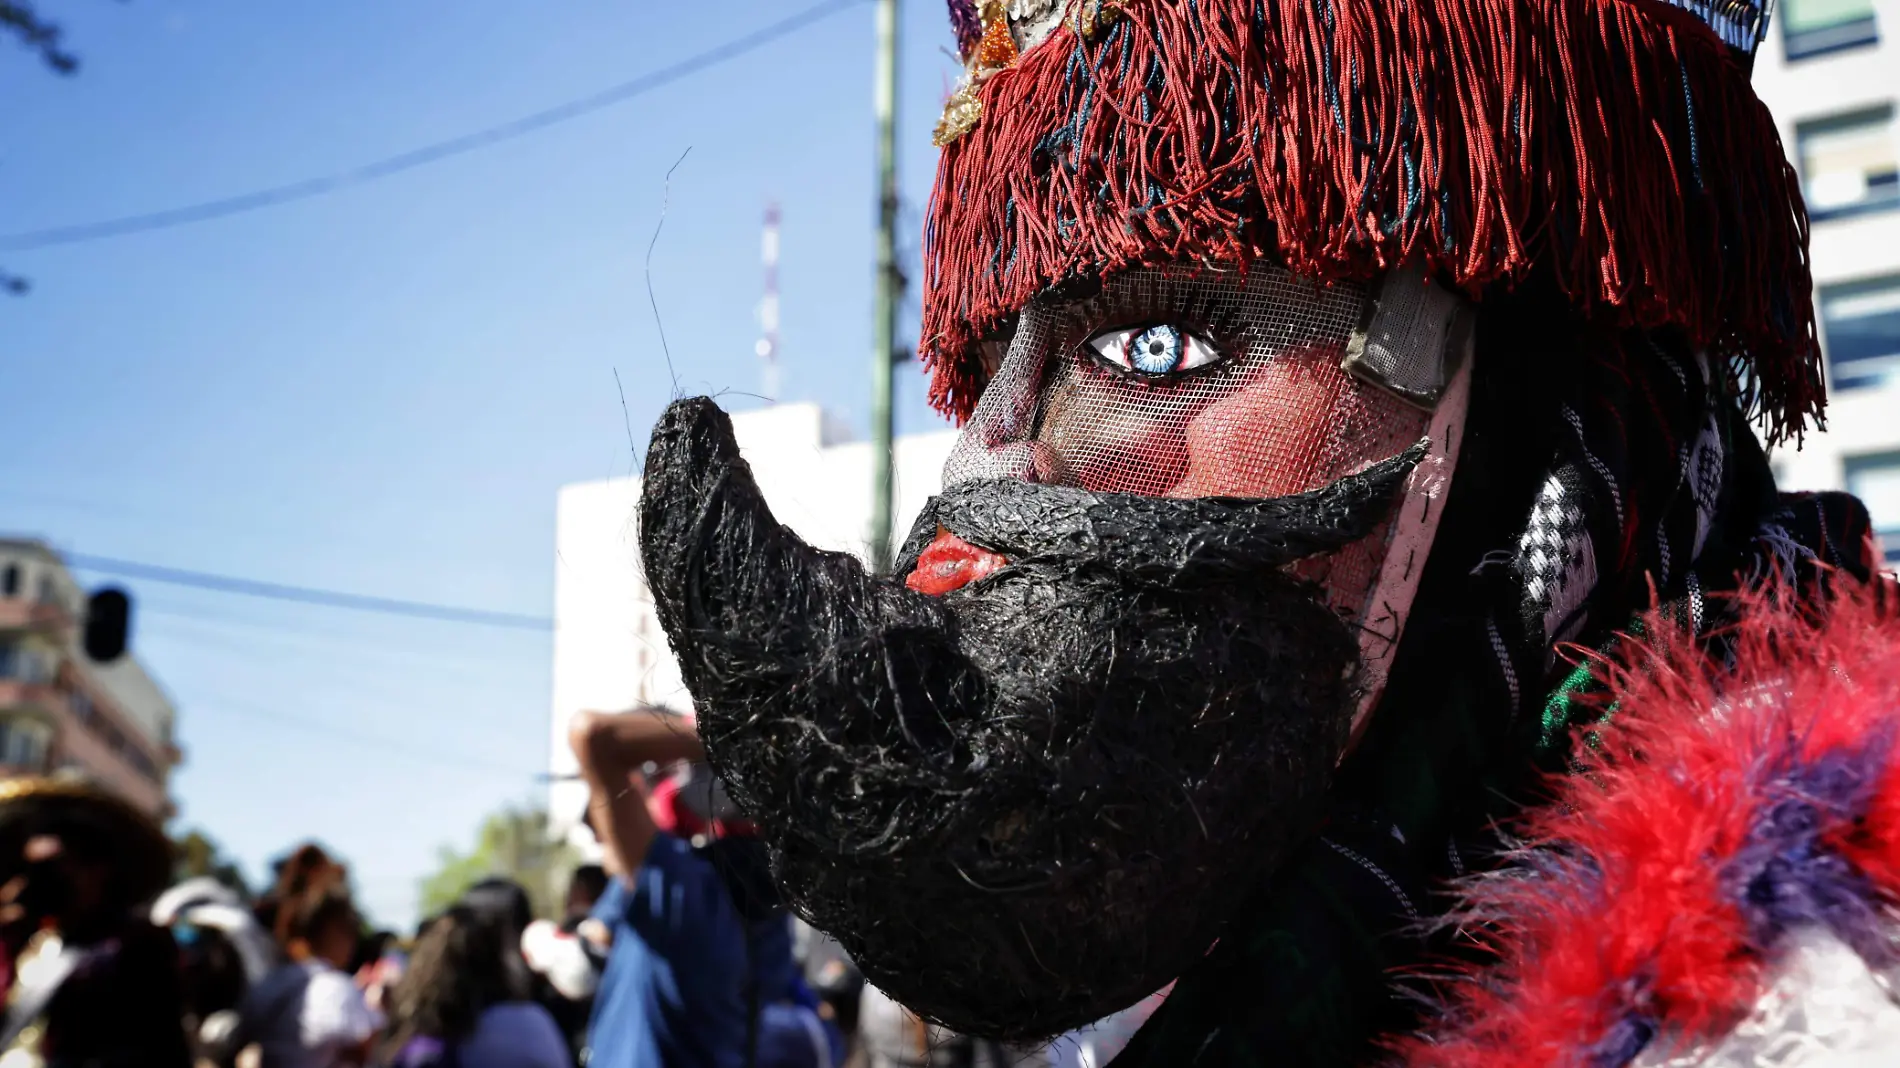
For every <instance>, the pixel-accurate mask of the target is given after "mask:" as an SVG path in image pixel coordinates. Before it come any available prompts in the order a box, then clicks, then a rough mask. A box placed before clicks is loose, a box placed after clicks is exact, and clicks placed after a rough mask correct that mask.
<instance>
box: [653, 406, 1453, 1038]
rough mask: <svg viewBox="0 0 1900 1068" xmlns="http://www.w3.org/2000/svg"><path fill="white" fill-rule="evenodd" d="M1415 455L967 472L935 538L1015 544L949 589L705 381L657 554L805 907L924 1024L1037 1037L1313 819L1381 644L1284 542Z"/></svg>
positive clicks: (670, 607)
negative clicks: (1144, 473)
mask: <svg viewBox="0 0 1900 1068" xmlns="http://www.w3.org/2000/svg"><path fill="white" fill-rule="evenodd" d="M1419 452H1420V450H1411V451H1408V452H1407V453H1405V454H1402V455H1401V456H1399V457H1396V458H1394V459H1392V460H1389V461H1386V462H1385V463H1382V464H1379V465H1376V466H1375V467H1373V468H1372V469H1369V470H1368V471H1366V472H1364V473H1362V474H1360V475H1355V476H1353V477H1351V478H1350V479H1347V480H1342V482H1341V483H1337V484H1335V485H1332V486H1328V487H1325V488H1324V489H1321V490H1317V491H1314V492H1312V493H1307V494H1300V495H1296V496H1293V497H1286V498H1280V499H1276V500H1261V501H1240V500H1155V499H1149V498H1137V497H1128V496H1121V495H1113V494H1097V493H1089V492H1086V491H1080V490H1074V489H1066V488H1062V487H1050V486H1032V485H1028V484H1023V483H996V482H991V483H971V484H969V485H966V486H958V487H953V488H952V489H951V490H950V491H949V492H947V493H945V494H943V495H942V496H940V497H939V498H938V499H937V500H936V501H935V502H933V503H932V505H931V506H930V508H929V510H928V511H927V512H926V514H925V516H924V518H923V520H922V521H921V522H920V523H919V524H918V526H917V528H916V531H915V533H914V534H913V535H912V537H911V539H910V545H909V547H908V552H907V556H908V557H909V558H910V559H911V561H912V562H914V558H915V556H916V554H917V552H918V551H920V550H921V548H922V546H923V545H924V544H926V543H927V542H928V541H929V540H930V538H932V537H934V536H935V533H936V531H937V529H938V527H939V526H942V527H944V528H947V529H950V530H952V531H954V532H956V533H957V534H959V535H960V536H962V537H964V538H965V539H966V540H969V541H972V542H975V543H977V544H981V545H985V546H987V547H989V548H990V549H992V550H993V551H998V552H1002V553H1005V554H1006V555H1009V556H1011V557H1012V560H1011V563H1010V564H1009V566H1007V567H1005V568H1002V569H1000V570H998V571H997V572H995V573H994V574H992V575H991V576H989V577H988V578H985V579H984V580H982V581H981V582H978V583H974V584H972V585H970V586H967V587H965V588H963V589H961V590H957V591H955V592H953V593H950V594H948V595H946V596H943V597H927V596H925V595H923V594H921V593H917V592H915V591H912V590H910V589H907V588H906V587H905V586H904V584H903V582H902V580H901V579H899V578H894V577H890V576H876V575H872V574H869V573H867V571H866V570H865V568H864V566H863V564H862V563H861V562H860V561H858V560H857V559H856V558H855V557H852V556H849V555H846V554H843V553H830V552H823V551H820V550H818V549H816V548H814V547H813V546H811V545H809V544H807V543H805V542H804V541H803V540H801V539H800V538H799V537H798V536H797V535H796V534H794V533H793V532H792V531H790V530H789V529H787V528H786V527H785V526H783V525H782V524H780V523H779V522H778V520H777V519H776V518H775V517H774V516H773V515H772V513H771V510H770V509H769V508H768V507H767V506H766V503H765V499H764V496H763V494H762V493H761V492H760V490H759V487H758V485H757V483H756V482H755V481H754V479H753V477H752V472H751V469H750V467H749V465H748V464H747V463H746V462H745V460H744V458H743V457H741V456H740V454H739V449H738V444H737V442H736V440H735V439H734V437H733V434H732V427H731V423H730V420H729V419H728V418H727V417H726V415H725V413H723V412H721V411H719V409H718V408H717V407H716V406H714V405H713V404H712V402H711V401H708V400H705V399H693V400H684V401H679V402H676V403H674V404H673V405H672V406H671V407H669V408H668V409H667V411H666V413H665V414H664V415H663V416H662V417H661V419H660V422H659V425H658V426H656V427H655V429H654V434H653V439H652V443H651V445H650V447H649V450H648V453H647V466H646V474H645V482H644V485H643V487H642V494H641V502H640V516H639V523H640V552H641V560H642V564H643V566H644V567H645V570H646V577H647V582H648V584H649V587H650V588H651V589H652V591H653V596H654V605H655V609H656V611H657V612H658V614H659V617H660V622H661V624H662V625H663V626H664V627H665V629H666V632H667V637H668V640H669V642H670V644H671V645H672V647H673V650H674V652H675V653H676V654H677V656H678V660H679V664H680V670H681V673H682V676H683V678H684V680H685V682H686V685H687V686H688V688H689V689H690V690H691V691H692V695H693V700H694V703H695V708H696V710H697V712H698V717H699V719H698V722H699V730H700V734H701V736H702V737H703V738H704V740H705V742H706V746H707V753H708V759H709V761H710V762H711V764H712V765H713V766H714V768H715V769H716V770H717V771H718V772H719V774H720V776H721V777H722V778H723V779H724V780H725V782H726V784H727V786H728V788H729V789H730V791H731V796H732V799H733V800H734V801H735V802H736V803H737V804H738V805H739V806H740V807H741V808H742V809H744V810H745V811H746V813H747V814H748V815H750V816H751V817H752V818H753V820H754V821H755V822H756V823H757V824H758V826H759V829H760V833H761V835H762V837H763V841H764V842H765V844H766V846H767V847H768V849H769V850H770V851H771V855H772V864H773V869H774V874H775V877H776V879H777V880H778V883H779V885H780V887H781V888H782V889H783V891H784V893H785V896H786V900H787V901H788V902H789V903H790V904H791V905H792V906H793V907H794V908H795V909H796V910H797V911H798V912H800V913H801V914H802V915H804V917H805V918H806V919H807V920H809V921H811V922H812V923H813V924H814V925H815V926H817V927H819V928H820V929H821V930H825V931H828V932H830V933H832V934H833V935H835V936H837V937H838V938H839V939H840V941H842V942H843V943H844V945H845V947H846V949H847V950H849V951H850V952H851V954H852V956H853V957H854V958H855V959H856V960H857V961H858V963H859V965H860V967H862V968H863V970H864V973H865V975H866V976H867V977H868V978H869V979H870V980H871V981H872V982H875V983H876V984H877V985H878V986H879V987H881V988H882V989H884V990H886V991H887V992H889V993H891V994H892V996H893V997H896V998H897V999H898V1000H899V1001H901V1002H903V1003H904V1004H906V1005H907V1006H909V1007H910V1008H912V1009H913V1010H915V1011H917V1012H919V1013H921V1014H923V1015H924V1016H926V1017H927V1018H931V1019H935V1020H938V1021H940V1022H943V1023H945V1024H946V1025H948V1026H950V1027H952V1028H953V1029H955V1030H958V1031H962V1032H964V1033H968V1034H976V1035H982V1036H985V1037H996V1038H1004V1039H1041V1038H1047V1037H1049V1036H1051V1035H1054V1034H1058V1033H1061V1032H1063V1031H1066V1030H1068V1029H1070V1028H1072V1027H1075V1026H1079V1025H1081V1024H1084V1023H1087V1022H1089V1021H1091V1020H1096V1019H1100V1018H1101V1017H1103V1016H1106V1015H1107V1014H1108V1013H1110V1012H1112V1011H1114V1010H1116V1009H1119V1008H1122V1007H1125V1006H1127V1005H1129V1004H1132V1003H1133V1002H1134V1001H1136V1000H1138V999H1139V998H1141V997H1143V996H1145V995H1146V994H1148V993H1151V992H1153V991H1154V990H1156V989H1159V988H1160V987H1161V986H1162V985H1163V984H1165V983H1166V982H1168V981H1169V980H1171V979H1173V978H1174V977H1176V976H1178V975H1180V974H1181V973H1182V972H1183V971H1184V970H1185V969H1187V968H1188V967H1191V966H1192V965H1193V963H1194V962H1195V961H1197V960H1199V959H1200V958H1201V957H1202V955H1203V954H1205V952H1206V950H1207V947H1208V945H1209V944H1211V943H1212V942H1213V941H1214V940H1215V939H1216V938H1217V937H1219V936H1220V932H1221V929H1222V924H1223V923H1224V922H1225V921H1226V919H1227V918H1228V917H1229V916H1231V915H1232V914H1233V913H1234V911H1235V910H1236V909H1238V908H1239V907H1240V904H1241V902H1242V901H1243V900H1244V899H1245V897H1246V896H1247V895H1248V894H1249V893H1251V892H1252V891H1253V888H1254V887H1256V886H1257V885H1258V884H1259V882H1260V880H1261V879H1263V878H1264V877H1266V876H1267V875H1268V874H1270V873H1271V872H1272V871H1273V870H1274V868H1275V865H1276V864H1277V862H1278V858H1280V857H1282V856H1284V855H1285V853H1286V851H1287V850H1288V849H1290V848H1291V846H1292V844H1293V843H1295V842H1297V841H1298V840H1299V839H1300V838H1301V837H1303V836H1304V834H1305V833H1306V832H1307V830H1308V829H1309V828H1310V827H1311V825H1312V821H1313V819H1314V817H1315V815H1316V812H1317V808H1318V805H1319V803H1320V800H1321V799H1322V798H1323V796H1324V793H1325V790H1326V788H1327V786H1328V784H1329V782H1330V777H1331V769H1332V767H1333V764H1334V762H1335V760H1336V759H1337V756H1338V752H1339V747H1340V746H1341V745H1343V743H1344V741H1345V735H1346V730H1347V725H1348V723H1349V722H1350V709H1351V698H1352V696H1353V694H1352V681H1351V680H1352V670H1351V668H1352V665H1353V662H1354V660H1353V658H1354V656H1355V655H1356V652H1357V645H1356V642H1355V641H1354V638H1353V635H1352V633H1351V632H1350V630H1349V629H1348V628H1347V627H1346V626H1345V624H1344V623H1342V622H1341V621H1340V620H1339V619H1338V618H1337V617H1336V616H1334V615H1333V613H1332V612H1331V611H1330V610H1329V609H1328V608H1327V607H1326V606H1325V605H1324V604H1323V603H1322V602H1321V601H1320V600H1319V598H1318V596H1317V591H1316V590H1315V589H1314V588H1313V587H1312V586H1311V585H1309V584H1308V583H1306V582H1304V581H1302V580H1300V579H1298V578H1296V577H1294V576H1292V575H1290V574H1288V573H1286V572H1285V571H1283V570H1281V569H1280V568H1279V565H1281V564H1284V563H1286V562H1290V561H1291V560H1294V559H1298V558H1299V557H1301V556H1304V555H1308V554H1310V553H1313V552H1319V551H1323V550H1325V549H1327V548H1332V547H1337V546H1340V545H1343V544H1345V543H1346V542H1349V541H1351V540H1353V539H1354V538H1355V537H1358V536H1361V535H1363V534H1365V533H1367V532H1370V531H1371V530H1372V529H1374V527H1375V526H1376V525H1377V523H1378V522H1379V521H1380V519H1381V518H1382V517H1383V516H1384V515H1385V514H1386V513H1387V511H1388V508H1387V507H1386V506H1387V505H1389V504H1390V503H1391V501H1392V500H1393V499H1394V497H1395V494H1396V493H1397V491H1398V489H1399V487H1400V485H1401V484H1402V482H1403V479H1404V476H1405V475H1406V473H1407V472H1409V471H1410V470H1411V469H1412V467H1414V466H1415V465H1416V464H1417V462H1418V459H1419ZM1222 576H1244V581H1227V582H1221V581H1216V580H1217V579H1219V578H1221V577H1222Z"/></svg>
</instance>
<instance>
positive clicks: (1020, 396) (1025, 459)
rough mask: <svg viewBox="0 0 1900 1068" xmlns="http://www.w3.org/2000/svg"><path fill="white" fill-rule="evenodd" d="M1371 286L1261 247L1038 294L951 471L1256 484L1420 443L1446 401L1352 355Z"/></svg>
mask: <svg viewBox="0 0 1900 1068" xmlns="http://www.w3.org/2000/svg"><path fill="white" fill-rule="evenodd" d="M1366 301H1367V295H1366V291H1365V289H1364V288H1363V287H1360V286H1356V285H1346V284H1340V285H1331V286H1316V285H1313V284H1310V283H1307V282H1303V281H1301V280H1299V279H1297V278H1295V277H1294V276H1293V275H1292V274H1290V273H1288V272H1287V271H1286V270H1284V269H1282V268H1278V267H1272V266H1267V265H1257V266H1255V267H1253V268H1252V269H1251V270H1249V271H1248V272H1246V273H1245V274H1242V273H1241V272H1238V271H1233V270H1208V269H1203V270H1195V269H1189V268H1145V269H1141V270H1135V271H1129V272H1125V273H1123V274H1121V275H1117V276H1115V277H1114V278H1111V279H1109V280H1107V281H1106V282H1105V283H1104V285H1103V286H1102V288H1101V291H1100V292H1099V293H1097V294H1095V295H1094V296H1091V297H1087V298H1084V299H1078V300H1074V301H1069V302H1057V301H1052V300H1044V299H1039V300H1037V301H1034V302H1031V304H1030V305H1029V306H1028V307H1026V308H1024V309H1023V312H1022V315H1021V317H1020V319H1019V322H1018V325H1017V329H1016V334H1015V337H1014V338H1013V339H1012V341H1011V342H1010V345H1009V350H1008V353H1007V355H1006V356H1005V357H1004V359H1003V361H1002V365H1001V367H999V368H998V370H997V372H996V375H995V377H994V378H993V379H992V381H991V382H990V385H989V387H988V388H987V389H986V390H985V391H984V394H983V399H982V402H981V403H980V404H979V405H978V406H977V409H976V412H975V414H974V415H973V416H972V417H971V420H970V423H969V425H968V426H966V427H965V428H964V431H963V436H962V438H961V439H960V440H959V441H958V443H957V446H956V448H955V449H954V450H953V451H952V452H951V455H950V459H949V461H948V463H947V464H946V465H945V469H944V482H945V484H946V485H948V484H954V483H957V482H961V481H965V480H968V479H975V478H1020V479H1024V480H1027V481H1032V482H1040V483H1046V484H1054V485H1065V486H1077V487H1080V488H1083V489H1088V490H1094V491H1098V492H1107V493H1134V494H1141V495H1145V496H1167V497H1214V496H1222V497H1256V498H1258V497H1278V496H1284V495H1287V494H1292V493H1299V492H1302V491H1305V490H1310V489H1317V488H1319V487H1321V486H1324V485H1326V484H1328V483H1330V482H1332V481H1334V480H1336V479H1338V478H1339V477H1341V476H1342V475H1346V474H1350V473H1352V472H1354V471H1357V470H1359V469H1361V468H1364V467H1365V466H1367V465H1368V464H1371V463H1374V462H1376V461H1379V460H1383V459H1385V458H1387V457H1389V456H1392V455H1394V454H1396V453H1398V452H1401V451H1403V450H1404V449H1405V448H1406V447H1407V446H1409V445H1411V444H1412V443H1414V442H1416V441H1417V440H1418V439H1419V438H1420V437H1421V436H1423V434H1424V432H1425V427H1426V425H1427V423H1428V421H1429V418H1430V417H1429V415H1428V413H1426V412H1423V411H1421V410H1420V409H1418V408H1416V407H1414V406H1412V405H1410V404H1407V403H1405V402H1404V401H1403V400H1400V399H1399V398H1398V397H1396V396H1394V395H1392V394H1390V393H1388V392H1386V391H1384V390H1381V389H1378V388H1377V387H1374V386H1370V385H1367V384H1366V383H1364V382H1361V381H1360V380H1359V379H1357V378H1355V377H1354V376H1352V375H1350V374H1348V373H1347V372H1345V371H1343V370H1341V367H1340V364H1341V361H1342V360H1343V359H1344V357H1345V353H1346V348H1347V343H1348V341H1349V340H1350V339H1351V337H1352V333H1353V330H1354V328H1355V327H1356V326H1358V325H1359V323H1360V320H1361V317H1362V313H1363V311H1364V309H1365V307H1366ZM1438 355H1439V353H1438V352H1437V351H1433V352H1430V353H1427V354H1424V355H1423V356H1422V357H1421V358H1434V359H1435V358H1437V357H1438Z"/></svg>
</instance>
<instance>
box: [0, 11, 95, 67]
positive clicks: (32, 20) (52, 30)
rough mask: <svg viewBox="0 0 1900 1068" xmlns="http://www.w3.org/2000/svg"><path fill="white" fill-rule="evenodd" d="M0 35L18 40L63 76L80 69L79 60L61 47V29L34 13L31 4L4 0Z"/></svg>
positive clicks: (0, 14) (0, 17)
mask: <svg viewBox="0 0 1900 1068" xmlns="http://www.w3.org/2000/svg"><path fill="white" fill-rule="evenodd" d="M0 33H4V34H6V35H8V36H11V37H14V38H16V39H17V40H19V41H20V43H21V44H24V45H26V47H27V48H29V49H31V50H32V51H34V52H36V53H38V54H39V57H40V58H41V59H42V60H44V61H45V62H46V65H47V66H49V67H51V68H53V69H54V70H56V71H58V72H59V73H61V74H71V73H72V72H73V71H75V70H78V69H79V57H78V56H75V55H73V54H72V53H71V52H68V51H66V49H65V48H64V47H63V46H61V44H60V36H61V34H60V29H59V26H58V25H57V24H56V23H52V22H48V21H47V20H46V19H44V18H42V17H41V16H40V14H39V13H38V12H36V11H34V10H33V5H32V4H31V3H29V2H28V0H0Z"/></svg>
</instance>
